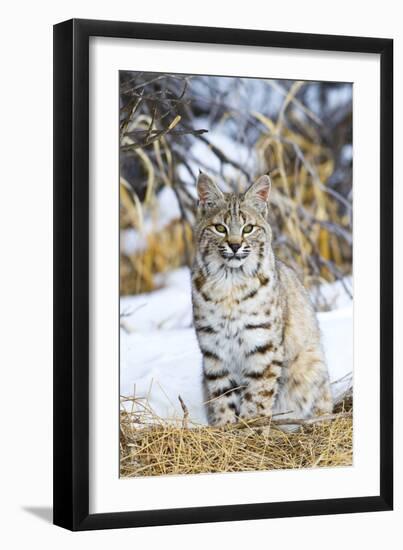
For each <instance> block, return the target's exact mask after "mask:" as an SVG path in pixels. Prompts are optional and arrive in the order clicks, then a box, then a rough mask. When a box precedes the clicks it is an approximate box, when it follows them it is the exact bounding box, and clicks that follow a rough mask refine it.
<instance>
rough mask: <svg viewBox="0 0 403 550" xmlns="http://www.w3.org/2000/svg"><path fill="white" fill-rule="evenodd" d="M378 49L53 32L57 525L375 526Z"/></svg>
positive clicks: (384, 266) (387, 381)
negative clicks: (343, 518) (278, 520)
mask: <svg viewBox="0 0 403 550" xmlns="http://www.w3.org/2000/svg"><path fill="white" fill-rule="evenodd" d="M392 113H393V42H392V40H390V39H384V38H360V37H346V36H324V35H308V34H296V33H288V32H284V33H279V32H267V31H251V30H240V29H218V28H203V27H186V26H174V25H155V24H146V23H125V22H113V21H90V20H71V21H66V22H63V23H60V24H58V25H55V27H54V523H55V524H57V525H59V526H62V527H65V528H68V529H71V530H88V529H104V528H118V527H137V526H148V525H166V524H181V523H201V522H212V521H229V520H244V519H255V518H256V519H258V518H274V517H291V516H302V515H319V514H336V513H351V512H368V511H380V510H391V509H392V506H393V496H392V493H393V442H392V433H393V416H392V412H393V401H392V397H393V391H392V390H393V378H392V376H393V357H392V343H393V303H392V299H393V290H392V288H393V284H392V283H393V281H392V277H393V275H392V273H393V269H392V268H393V265H392V262H393V253H392V249H393V246H392V243H393V233H392V228H393V221H392V212H393V208H392V207H393V194H392V184H393V146H392V145H393V131H392Z"/></svg>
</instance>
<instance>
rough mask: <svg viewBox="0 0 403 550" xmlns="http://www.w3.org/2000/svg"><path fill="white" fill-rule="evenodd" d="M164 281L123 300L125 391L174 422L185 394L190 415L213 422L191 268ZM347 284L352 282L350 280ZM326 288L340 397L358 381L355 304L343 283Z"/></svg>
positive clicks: (325, 329) (322, 319) (330, 350)
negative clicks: (207, 402)
mask: <svg viewBox="0 0 403 550" xmlns="http://www.w3.org/2000/svg"><path fill="white" fill-rule="evenodd" d="M158 283H159V285H161V287H162V288H160V289H159V290H156V291H154V292H151V293H148V294H142V295H137V296H128V297H122V298H121V331H120V347H121V354H120V355H121V365H120V368H121V373H120V391H121V395H122V396H126V397H130V396H133V395H135V396H136V397H141V398H147V400H148V402H149V405H150V406H151V408H152V409H153V411H154V412H155V413H156V414H157V415H158V416H160V417H162V418H166V419H171V420H174V419H177V420H179V419H180V418H182V415H183V413H182V409H181V406H180V403H179V400H178V395H181V397H182V398H183V400H184V402H185V403H186V405H187V407H188V409H189V417H190V419H191V420H192V421H193V422H194V423H199V424H207V418H206V413H205V409H204V406H203V393H202V357H201V353H200V350H199V348H198V344H197V340H196V335H195V332H194V329H193V327H192V310H191V295H190V273H189V270H188V269H187V268H181V269H178V270H175V271H172V272H170V273H168V274H166V275H159V278H158ZM345 283H346V285H351V281H350V280H349V279H347V280H346V281H345ZM322 290H323V292H324V294H325V295H326V296H327V297H330V298H332V299H333V302H332V303H333V306H334V309H333V310H331V311H326V312H320V313H318V319H319V323H320V328H321V331H322V336H323V345H324V350H325V354H326V359H327V363H328V368H329V372H330V379H331V382H333V384H332V392H333V396H334V398H335V399H337V398H338V397H340V396H341V395H342V394H343V393H344V391H346V390H347V389H348V388H350V387H351V385H352V371H353V304H352V300H351V298H350V297H349V296H348V295H347V294H346V293H345V291H344V287H343V285H341V283H332V284H326V285H323V289H322ZM334 382H337V383H334Z"/></svg>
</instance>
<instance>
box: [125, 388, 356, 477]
mask: <svg viewBox="0 0 403 550" xmlns="http://www.w3.org/2000/svg"><path fill="white" fill-rule="evenodd" d="M131 401H132V403H133V408H132V410H131V411H127V410H122V411H121V417H120V474H121V476H122V477H137V476H158V475H169V474H199V473H218V472H248V471H249V472H250V471H258V470H275V469H291V468H292V469H295V468H313V467H335V466H350V465H351V464H352V453H353V450H352V448H353V422H352V414H351V416H350V415H345V414H343V413H345V412H346V411H349V412H351V413H352V408H351V400H345V401H343V403H341V404H340V405H339V406H338V407H337V408H336V411H337V412H340V413H341V414H340V415H339V416H337V417H336V418H334V419H333V420H327V421H322V422H318V423H315V424H311V425H307V426H302V427H301V428H300V429H299V430H298V431H297V432H291V433H285V432H283V431H281V430H280V429H278V427H277V426H273V425H272V426H268V427H264V428H262V427H260V428H256V427H249V426H244V427H243V429H240V428H239V427H238V428H230V429H222V428H221V429H220V428H213V427H210V426H192V427H190V428H187V427H186V425H187V418H184V420H183V423H184V424H185V427H184V426H183V425H180V424H179V425H178V423H176V424H174V423H172V422H169V421H167V420H165V419H162V418H157V417H155V415H154V414H153V412H152V411H151V410H150V408H149V407H148V405H147V403H145V402H144V401H142V400H138V399H132V400H131ZM150 421H152V422H153V424H152V425H151V424H150V423H149V422H150Z"/></svg>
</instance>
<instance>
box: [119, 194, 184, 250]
mask: <svg viewBox="0 0 403 550" xmlns="http://www.w3.org/2000/svg"><path fill="white" fill-rule="evenodd" d="M144 209H145V213H144V220H143V227H142V229H141V231H140V230H136V229H132V228H131V229H125V230H123V231H121V234H120V248H121V251H122V252H123V253H124V254H126V256H130V255H131V254H134V253H136V252H141V251H143V250H145V249H146V248H147V235H149V234H151V233H155V232H158V231H161V229H163V228H164V227H166V226H167V225H169V224H170V223H171V222H172V221H173V220H178V219H180V218H181V212H180V209H179V205H178V201H177V199H176V195H175V193H174V191H173V189H172V188H171V187H167V186H165V187H163V188H162V189H161V191H160V192H159V193H158V195H157V199H156V201H155V202H154V204H152V205H151V206H150V207H145V208H144Z"/></svg>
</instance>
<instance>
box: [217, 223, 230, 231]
mask: <svg viewBox="0 0 403 550" xmlns="http://www.w3.org/2000/svg"><path fill="white" fill-rule="evenodd" d="M214 228H215V230H216V231H218V232H219V233H226V232H227V230H226V229H225V227H224V226H223V225H222V224H221V223H219V224H217V225H215V226H214Z"/></svg>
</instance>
